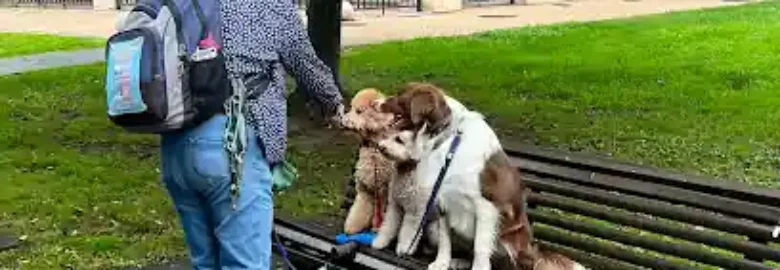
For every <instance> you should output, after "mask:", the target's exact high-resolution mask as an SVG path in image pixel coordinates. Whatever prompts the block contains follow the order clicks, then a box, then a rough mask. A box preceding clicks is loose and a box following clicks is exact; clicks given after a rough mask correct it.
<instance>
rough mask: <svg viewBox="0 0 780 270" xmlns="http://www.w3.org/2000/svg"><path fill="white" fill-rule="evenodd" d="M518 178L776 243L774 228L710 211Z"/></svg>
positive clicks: (561, 191) (535, 186) (538, 186)
mask: <svg viewBox="0 0 780 270" xmlns="http://www.w3.org/2000/svg"><path fill="white" fill-rule="evenodd" d="M521 175H522V176H523V178H524V179H525V181H526V183H527V184H528V185H529V186H530V187H531V188H532V189H535V190H536V191H548V192H552V193H557V194H561V195H565V196H567V197H571V198H576V199H580V200H584V201H589V202H594V203H600V204H605V205H609V206H613V207H618V208H622V209H626V210H630V211H635V212H641V213H646V214H650V215H654V216H658V217H663V218H668V219H672V220H677V221H682V222H685V223H690V224H695V225H700V226H703V227H708V228H712V229H716V230H720V231H725V232H731V233H735V234H740V235H745V236H748V237H751V238H752V239H754V240H760V241H775V242H776V241H778V240H777V239H773V237H772V230H773V228H772V227H771V226H767V225H761V224H756V223H753V222H750V221H747V220H739V219H733V218H728V217H724V216H720V215H715V214H713V213H709V212H703V211H694V209H690V208H688V209H686V208H683V207H676V206H673V205H671V204H668V203H664V202H660V201H656V200H650V199H645V198H641V197H638V196H633V195H626V194H617V193H613V192H608V191H604V190H600V189H596V188H592V187H586V186H582V185H576V184H571V183H567V182H563V181H560V180H554V179H548V178H539V177H536V176H534V175H529V174H527V173H522V172H521Z"/></svg>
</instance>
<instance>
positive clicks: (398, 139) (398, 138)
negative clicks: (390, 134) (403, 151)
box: [395, 137, 404, 144]
mask: <svg viewBox="0 0 780 270" xmlns="http://www.w3.org/2000/svg"><path fill="white" fill-rule="evenodd" d="M395 142H397V143H400V144H403V143H404V141H403V140H401V137H395Z"/></svg>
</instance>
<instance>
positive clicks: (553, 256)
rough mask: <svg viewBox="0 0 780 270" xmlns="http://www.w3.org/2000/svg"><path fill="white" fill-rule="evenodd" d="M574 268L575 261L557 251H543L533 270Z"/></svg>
mask: <svg viewBox="0 0 780 270" xmlns="http://www.w3.org/2000/svg"><path fill="white" fill-rule="evenodd" d="M572 268H574V261H573V260H571V259H569V258H568V257H566V256H563V255H561V254H558V253H555V252H549V251H542V252H540V254H539V260H538V261H537V262H536V263H535V264H534V269H533V270H569V269H572Z"/></svg>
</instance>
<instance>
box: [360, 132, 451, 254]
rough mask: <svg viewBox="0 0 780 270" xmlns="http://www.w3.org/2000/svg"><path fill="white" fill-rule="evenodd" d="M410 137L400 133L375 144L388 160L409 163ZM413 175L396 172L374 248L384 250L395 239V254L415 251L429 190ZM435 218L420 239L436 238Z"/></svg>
mask: <svg viewBox="0 0 780 270" xmlns="http://www.w3.org/2000/svg"><path fill="white" fill-rule="evenodd" d="M413 136H414V134H413V133H412V132H409V131H401V132H398V133H396V134H395V135H394V136H390V137H389V138H388V139H385V140H382V141H380V142H378V145H379V148H380V149H381V150H382V152H384V153H385V155H387V156H388V157H390V158H391V159H395V160H399V161H406V160H410V159H411V157H410V152H409V151H408V150H407V149H408V148H410V147H411V146H412V144H411V143H412V139H413ZM412 176H413V175H412V174H411V173H410V172H399V173H398V175H397V176H396V178H395V179H393V180H392V181H391V182H390V183H389V186H388V191H389V192H388V198H387V208H386V210H385V220H384V221H383V222H382V225H381V226H380V228H379V232H378V233H377V237H376V239H375V240H374V241H373V242H372V243H371V246H372V247H373V248H376V249H383V248H385V247H387V245H389V244H390V242H391V241H392V240H393V239H395V238H396V237H398V243H397V244H396V254H397V255H399V256H406V255H412V254H414V253H415V252H416V251H417V247H418V245H419V242H420V239H414V236H415V235H416V234H417V229H418V227H419V226H420V221H421V220H422V218H423V214H424V213H425V205H426V203H427V200H428V195H427V194H430V191H429V190H427V189H425V187H423V186H420V185H419V184H418V183H417V182H416V181H414V179H413V178H412ZM436 216H437V215H436V213H431V214H430V215H429V220H430V223H428V225H427V228H426V230H427V231H425V232H423V233H422V234H421V235H420V238H422V237H423V236H425V235H427V236H429V237H433V236H436V235H438V234H437V233H435V231H437V230H438V227H439V225H438V219H437V217H436ZM415 240H416V241H415ZM429 240H430V241H431V242H432V243H434V244H437V242H439V241H438V239H429Z"/></svg>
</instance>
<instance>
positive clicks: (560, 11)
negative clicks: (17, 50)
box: [0, 0, 739, 46]
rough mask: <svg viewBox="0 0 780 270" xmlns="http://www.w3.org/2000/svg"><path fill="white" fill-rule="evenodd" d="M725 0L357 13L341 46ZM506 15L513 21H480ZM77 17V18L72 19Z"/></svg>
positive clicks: (101, 23) (66, 29)
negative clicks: (416, 13)
mask: <svg viewBox="0 0 780 270" xmlns="http://www.w3.org/2000/svg"><path fill="white" fill-rule="evenodd" d="M735 4H739V3H738V2H733V1H729V2H726V1H724V0H630V1H629V0H626V1H623V0H527V4H526V5H514V6H509V5H501V6H491V7H480V8H467V9H465V10H462V11H458V12H453V13H446V14H430V15H423V16H417V17H410V16H405V15H407V14H408V13H407V14H404V12H399V11H397V10H396V11H388V12H387V14H386V15H385V16H381V15H380V14H379V12H378V11H370V12H360V15H361V16H362V18H361V21H360V22H359V23H346V24H345V25H344V29H343V31H342V32H343V40H342V43H343V44H344V45H347V46H349V45H358V44H367V43H377V42H382V41H386V40H398V39H411V38H416V37H422V36H449V35H462V34H470V33H474V32H480V31H486V30H491V29H499V28H512V27H519V26H525V25H530V24H549V23H557V22H566V21H590V20H601V19H608V18H616V17H628V16H634V15H642V14H651V13H661V12H668V11H675V10H686V9H695V8H704V7H716V6H724V5H735ZM116 15H117V12H115V11H91V10H57V9H44V10H41V9H0V32H29V31H32V32H47V33H56V34H64V35H77V36H100V37H107V36H108V35H110V34H111V33H112V32H113V31H114V30H113V29H114V24H115V19H116ZM483 15H510V16H515V17H508V18H507V17H503V18H497V17H483ZM76 18H78V19H76Z"/></svg>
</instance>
